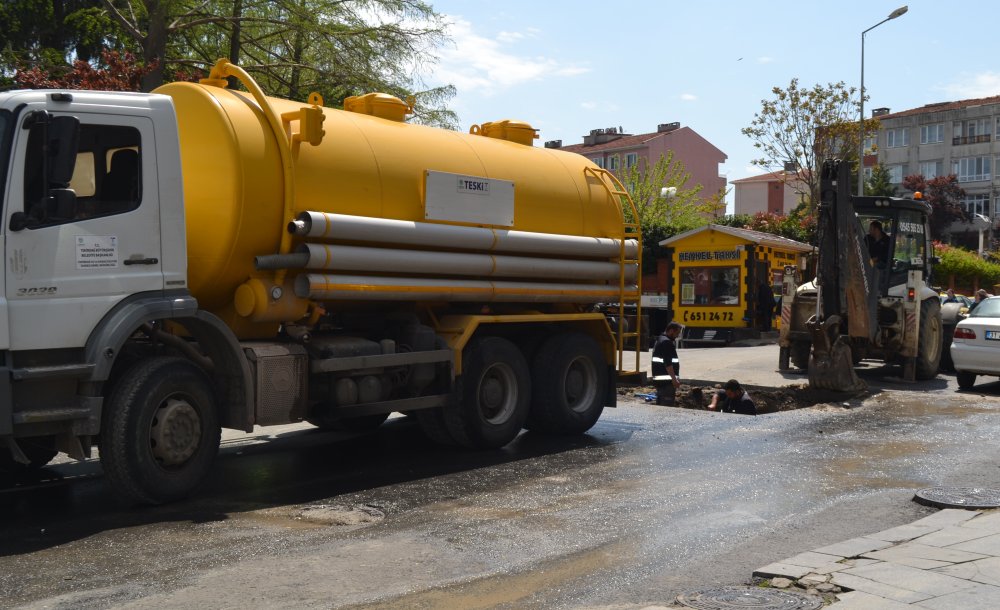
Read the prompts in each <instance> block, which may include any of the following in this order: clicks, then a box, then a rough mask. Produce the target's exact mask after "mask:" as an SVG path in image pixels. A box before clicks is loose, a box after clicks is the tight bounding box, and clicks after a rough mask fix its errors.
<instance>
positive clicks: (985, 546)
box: [948, 534, 1000, 557]
mask: <svg viewBox="0 0 1000 610" xmlns="http://www.w3.org/2000/svg"><path fill="white" fill-rule="evenodd" d="M948 548H950V549H958V550H959V551H968V552H970V553H980V554H982V555H992V556H993V557H997V556H1000V534H992V535H990V536H984V537H982V538H976V539H975V540H969V541H968V542H961V543H959V544H953V545H951V546H950V547H948Z"/></svg>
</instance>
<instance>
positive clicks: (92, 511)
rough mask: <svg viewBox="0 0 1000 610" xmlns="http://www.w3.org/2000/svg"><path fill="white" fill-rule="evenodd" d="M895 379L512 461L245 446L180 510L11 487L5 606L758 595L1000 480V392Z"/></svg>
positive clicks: (716, 351)
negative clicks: (744, 587) (787, 569)
mask: <svg viewBox="0 0 1000 610" xmlns="http://www.w3.org/2000/svg"><path fill="white" fill-rule="evenodd" d="M681 358H682V367H683V369H682V370H683V372H684V376H685V377H686V378H698V379H705V380H709V381H711V380H716V381H724V380H725V379H728V378H730V377H737V378H740V379H741V380H744V381H745V382H746V383H752V384H757V385H783V384H787V383H804V382H805V379H804V376H803V375H801V374H794V373H777V372H775V368H776V366H775V365H776V362H777V347H776V346H763V347H753V348H705V349H692V350H682V352H681ZM894 374H895V375H898V372H896V371H895V369H893V368H892V367H878V366H874V365H870V366H868V367H866V368H865V369H863V370H862V372H861V375H862V377H863V378H865V379H866V380H867V381H868V382H869V383H870V384H871V385H872V386H873V388H874V390H875V393H874V395H873V396H871V397H870V398H867V399H865V400H863V401H862V400H860V399H852V400H848V401H845V402H844V403H839V402H838V403H837V404H831V405H820V406H817V407H813V408H809V409H802V410H798V411H792V412H783V413H775V414H770V415H765V416H759V417H756V418H754V417H746V416H739V415H729V414H719V413H712V412H707V411H690V410H680V409H672V408H663V407H656V406H651V405H647V404H645V403H642V402H638V401H633V400H628V399H626V400H624V401H623V402H622V403H621V404H620V406H619V408H618V409H609V410H607V411H605V414H604V416H603V417H602V418H601V421H600V422H599V423H598V425H597V426H595V427H594V428H593V429H592V430H591V432H590V433H589V434H587V435H584V436H581V437H577V438H569V439H565V438H553V437H545V436H538V435H533V434H531V433H524V434H522V435H521V436H520V437H519V438H518V439H517V440H516V441H515V442H514V443H512V444H511V445H509V446H508V447H506V448H505V449H503V450H502V451H497V452H486V453H482V452H479V453H473V452H463V451H457V450H452V449H447V448H439V447H435V446H433V445H431V444H429V443H428V442H427V441H425V440H424V439H423V438H422V436H421V435H420V432H419V431H418V430H417V428H416V426H414V425H413V424H412V423H411V422H410V421H409V420H408V419H406V418H395V419H391V420H390V421H389V422H388V423H387V424H386V425H384V426H383V427H382V428H381V429H380V430H379V431H378V432H377V433H376V434H373V435H369V436H356V437H347V436H338V435H335V434H331V433H324V432H319V431H317V430H314V429H311V428H309V427H308V426H293V427H283V428H278V429H264V430H263V431H262V433H261V434H258V435H252V436H243V435H227V438H226V440H225V442H224V447H223V450H222V452H221V454H220V458H219V460H218V461H217V463H216V467H215V469H214V471H213V473H212V477H211V480H210V481H209V484H208V485H207V486H206V488H205V489H204V490H203V491H202V492H201V494H200V495H199V496H197V497H196V498H193V499H191V500H188V501H185V502H181V503H177V504H174V505H171V506H167V507H156V508H144V509H133V508H129V507H126V506H123V505H121V504H119V503H118V502H117V501H116V500H115V499H113V498H112V497H111V496H110V493H109V489H108V488H107V486H106V484H105V482H104V480H103V479H102V478H101V477H100V476H99V475H100V469H99V466H98V465H96V464H95V463H93V462H87V463H83V464H69V463H67V464H60V465H57V466H56V467H54V468H52V469H49V474H50V475H51V476H54V477H63V480H61V481H56V482H49V483H40V484H38V485H35V486H30V485H29V486H25V487H21V488H17V489H14V490H6V491H3V492H0V517H2V522H0V523H2V525H0V599H2V600H3V602H2V603H0V605H11V606H25V607H48V608H106V607H129V608H133V607H134V608H151V607H157V608H162V607H212V608H232V607H239V608H242V609H247V608H271V607H276V606H281V607H295V608H313V607H317V608H318V607H323V608H329V607H335V608H341V607H366V606H370V607H392V608H440V607H454V608H495V607H500V608H504V607H511V608H513V607H518V608H520V607H538V608H542V607H545V608H580V607H615V608H629V607H641V606H643V605H647V604H654V603H661V604H662V603H667V602H670V601H671V600H672V599H673V598H674V596H676V595H677V594H678V593H679V592H682V591H685V590H690V589H696V588H701V587H706V586H713V585H726V584H741V583H744V582H747V581H748V580H749V578H750V573H751V572H752V570H753V569H754V568H757V567H759V566H762V565H765V564H767V563H769V562H772V561H777V560H780V559H782V558H785V557H789V556H791V555H794V554H796V553H798V552H801V551H806V550H809V549H812V548H816V547H818V546H821V545H824V544H829V543H833V542H838V541H841V540H845V539H847V538H850V537H853V536H857V535H863V534H866V533H870V532H875V531H879V530H883V529H886V528H888V527H892V526H894V525H900V524H903V523H908V522H910V521H913V520H914V519H916V518H919V517H920V516H923V515H926V514H929V513H931V512H933V511H932V510H931V509H928V508H926V507H922V506H920V505H917V504H915V503H914V502H912V501H911V497H912V495H913V492H914V491H915V490H916V489H919V488H921V487H926V486H931V485H938V484H955V485H974V486H987V487H998V486H1000V466H998V464H1000V460H998V457H1000V447H998V444H997V443H996V441H995V439H996V438H997V437H998V433H1000V383H995V382H990V383H984V384H980V385H978V386H977V387H976V388H975V391H973V392H961V393H960V392H957V391H956V389H955V388H956V384H955V381H954V378H953V377H951V376H941V377H939V378H938V379H936V380H932V381H929V382H922V383H917V384H905V383H902V382H899V381H898V380H897V381H893V380H892V379H891V377H892V376H893V375H894ZM786 376H787V377H786ZM887 377H888V378H890V379H889V381H885V378H887ZM768 380H775V383H771V382H769V381H768ZM845 405H846V406H845Z"/></svg>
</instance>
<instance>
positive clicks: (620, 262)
mask: <svg viewBox="0 0 1000 610" xmlns="http://www.w3.org/2000/svg"><path fill="white" fill-rule="evenodd" d="M231 76H235V77H237V78H238V79H239V80H240V81H241V82H242V83H243V85H244V86H245V88H246V91H237V90H233V89H229V88H227V86H226V85H227V77H231ZM409 110H410V109H409V108H408V106H407V104H406V103H404V102H402V101H401V100H399V99H397V98H394V97H391V96H387V95H384V94H369V95H366V96H361V97H356V98H349V99H348V100H347V101H346V102H345V108H344V110H334V109H330V108H324V107H323V104H322V100H321V99H320V98H319V96H318V95H316V94H313V95H312V96H311V97H310V99H309V101H308V103H306V104H302V103H297V102H292V101H288V100H280V99H274V98H268V97H266V96H265V95H264V93H263V92H262V91H261V90H260V89H259V87H258V86H257V85H256V83H254V82H253V80H252V79H251V78H250V77H249V76H248V75H247V74H246V73H245V72H244V71H242V70H241V69H240V68H238V67H236V66H234V65H232V64H229V63H228V62H225V61H220V62H219V63H218V64H217V65H216V66H215V68H214V69H213V71H212V74H211V75H210V76H209V78H207V79H205V80H203V81H202V82H200V83H172V84H168V85H166V86H164V87H161V88H160V89H159V90H157V91H156V92H154V93H153V94H132V93H102V92H84V91H15V92H7V93H3V94H0V137H2V138H3V140H2V142H3V144H2V148H0V151H2V158H0V168H2V174H0V175H2V176H3V185H4V188H5V191H4V208H3V214H4V222H3V229H2V233H0V235H2V239H3V248H4V258H3V260H4V268H3V276H2V277H3V289H2V296H0V354H2V357H3V359H2V361H0V367H2V369H0V470H2V471H6V472H7V473H10V472H13V471H17V470H20V469H25V468H30V467H38V466H40V465H43V464H45V463H47V462H48V461H49V460H51V459H52V458H53V457H54V456H55V455H56V453H57V452H58V451H63V452H65V453H67V454H69V455H70V456H72V457H75V458H77V459H84V458H85V457H87V456H89V455H91V448H92V446H95V445H96V446H98V447H99V449H100V459H101V462H102V464H103V466H104V470H105V473H106V475H107V477H108V479H109V480H110V482H111V483H112V485H113V487H114V488H115V489H116V490H117V491H118V492H120V493H121V494H123V495H124V496H125V497H127V498H128V499H130V500H132V501H136V502H144V503H157V502H166V501H170V500H173V499H176V498H179V497H182V496H184V495H186V494H189V493H190V492H191V491H192V490H193V489H194V488H196V487H197V485H198V484H199V483H200V482H201V481H202V480H203V479H204V477H205V476H206V474H207V473H208V471H209V469H210V467H211V463H212V460H213V458H214V456H215V454H216V452H217V448H218V443H219V438H220V430H221V428H223V427H225V428H231V429H236V430H244V431H252V430H253V429H254V426H256V425H260V426H265V425H272V424H286V423H290V422H298V421H303V420H305V421H309V422H312V423H313V424H315V425H317V426H319V427H321V428H338V429H344V430H349V431H364V430H370V429H373V428H375V427H377V426H378V425H380V424H381V423H382V422H383V421H385V419H386V418H387V417H388V415H389V414H390V413H392V412H402V413H411V414H413V415H414V417H415V419H416V420H417V421H418V422H419V425H420V428H421V429H422V430H423V431H424V432H425V433H426V434H427V435H428V436H429V437H431V438H432V439H433V440H435V441H439V442H442V443H450V444H457V445H463V446H466V447H472V448H495V447H500V446H503V445H505V444H506V443H508V442H510V441H511V440H512V439H513V438H514V437H515V436H516V435H517V434H518V433H519V432H520V431H521V429H522V428H524V427H528V428H530V429H532V430H538V431H541V432H550V433H555V434H579V433H582V432H584V431H586V430H588V429H589V428H590V427H591V426H593V425H594V423H595V422H596V421H597V419H598V417H599V416H600V414H601V411H602V410H603V408H604V407H606V406H614V404H615V396H616V392H615V387H614V381H615V373H616V370H618V371H619V372H621V369H622V368H623V367H622V363H623V355H622V350H621V347H620V346H621V345H622V344H624V343H625V342H626V341H627V340H629V339H631V338H635V337H638V336H639V330H638V329H636V331H635V332H632V333H627V332H622V330H623V329H620V328H619V329H618V331H619V332H617V333H613V332H612V331H611V329H610V327H609V325H608V323H607V322H606V320H605V317H604V316H603V315H602V314H600V313H595V312H594V307H593V305H594V304H595V303H598V302H604V303H607V302H614V303H618V304H619V306H620V307H624V306H626V305H628V304H631V303H638V300H639V292H640V290H639V286H638V268H639V265H638V264H639V261H638V258H639V252H641V247H640V244H639V243H638V240H639V237H638V236H639V227H638V226H637V225H635V224H632V223H630V222H629V221H628V220H627V219H628V218H629V214H628V213H627V212H628V211H629V209H630V208H629V206H631V201H630V200H629V199H628V197H627V195H625V193H624V192H623V190H622V188H621V185H620V184H619V183H618V182H617V181H616V180H615V179H614V178H613V177H612V176H611V175H610V174H608V173H607V172H605V171H604V170H601V169H600V168H597V167H596V166H594V165H593V164H591V163H590V162H589V161H587V160H586V159H584V158H582V157H579V156H577V155H574V154H569V153H565V152H561V151H558V150H550V149H544V148H536V147H533V146H531V143H532V140H533V139H534V137H535V132H534V130H533V129H532V128H531V127H530V126H529V125H527V124H525V123H520V122H517V121H498V122H492V123H486V124H483V125H480V126H475V127H473V129H472V130H471V132H470V133H469V134H462V133H456V132H451V131H446V130H441V129H434V128H430V127H425V126H420V125H411V124H407V123H405V122H404V121H403V119H404V117H405V115H406V114H407V113H408V112H409ZM631 211H632V212H633V213H634V209H632V210H631ZM635 217H636V216H634V215H633V216H631V218H635ZM622 317H623V316H619V318H618V319H622ZM635 344H636V345H638V344H639V342H638V341H635ZM636 361H638V359H636Z"/></svg>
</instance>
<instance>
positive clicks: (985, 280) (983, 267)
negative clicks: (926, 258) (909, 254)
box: [934, 242, 1000, 286]
mask: <svg viewBox="0 0 1000 610" xmlns="http://www.w3.org/2000/svg"><path fill="white" fill-rule="evenodd" d="M934 251H935V253H936V254H937V256H938V257H939V258H940V259H941V261H940V262H939V263H938V264H937V265H936V266H935V267H934V280H935V281H936V282H937V283H946V282H947V280H948V278H949V277H950V276H955V281H956V282H957V283H958V284H959V285H965V286H971V285H973V283H974V280H975V279H976V278H978V280H979V285H980V286H993V285H994V284H998V283H1000V264H997V263H994V262H990V261H987V260H984V259H982V258H980V257H979V255H978V254H976V253H975V252H970V251H969V250H964V249H962V248H958V247H956V246H949V245H947V244H942V243H939V242H935V243H934Z"/></svg>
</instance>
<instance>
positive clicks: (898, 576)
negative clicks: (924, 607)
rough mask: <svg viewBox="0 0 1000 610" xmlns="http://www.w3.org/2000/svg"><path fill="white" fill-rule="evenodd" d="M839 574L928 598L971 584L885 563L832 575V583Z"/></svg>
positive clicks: (942, 575) (930, 572) (926, 571)
mask: <svg viewBox="0 0 1000 610" xmlns="http://www.w3.org/2000/svg"><path fill="white" fill-rule="evenodd" d="M841 574H849V575H851V576H860V577H861V578H867V579H869V580H874V581H877V582H880V583H883V584H886V585H891V586H893V587H898V588H900V589H906V590H908V591H917V592H919V593H926V594H927V596H928V597H933V596H938V595H947V594H948V593H954V592H955V591H961V590H962V589H965V588H968V587H970V586H972V584H973V583H971V582H969V581H967V580H962V579H961V578H955V577H953V576H948V575H947V574H941V573H940V572H933V571H930V570H918V569H916V568H911V567H908V566H903V565H898V564H895V563H885V562H883V563H876V564H872V565H870V566H863V567H860V568H851V569H850V570H844V571H842V572H837V574H836V575H834V582H836V580H837V578H838V577H839V576H840V575H841ZM852 588H853V587H852Z"/></svg>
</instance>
